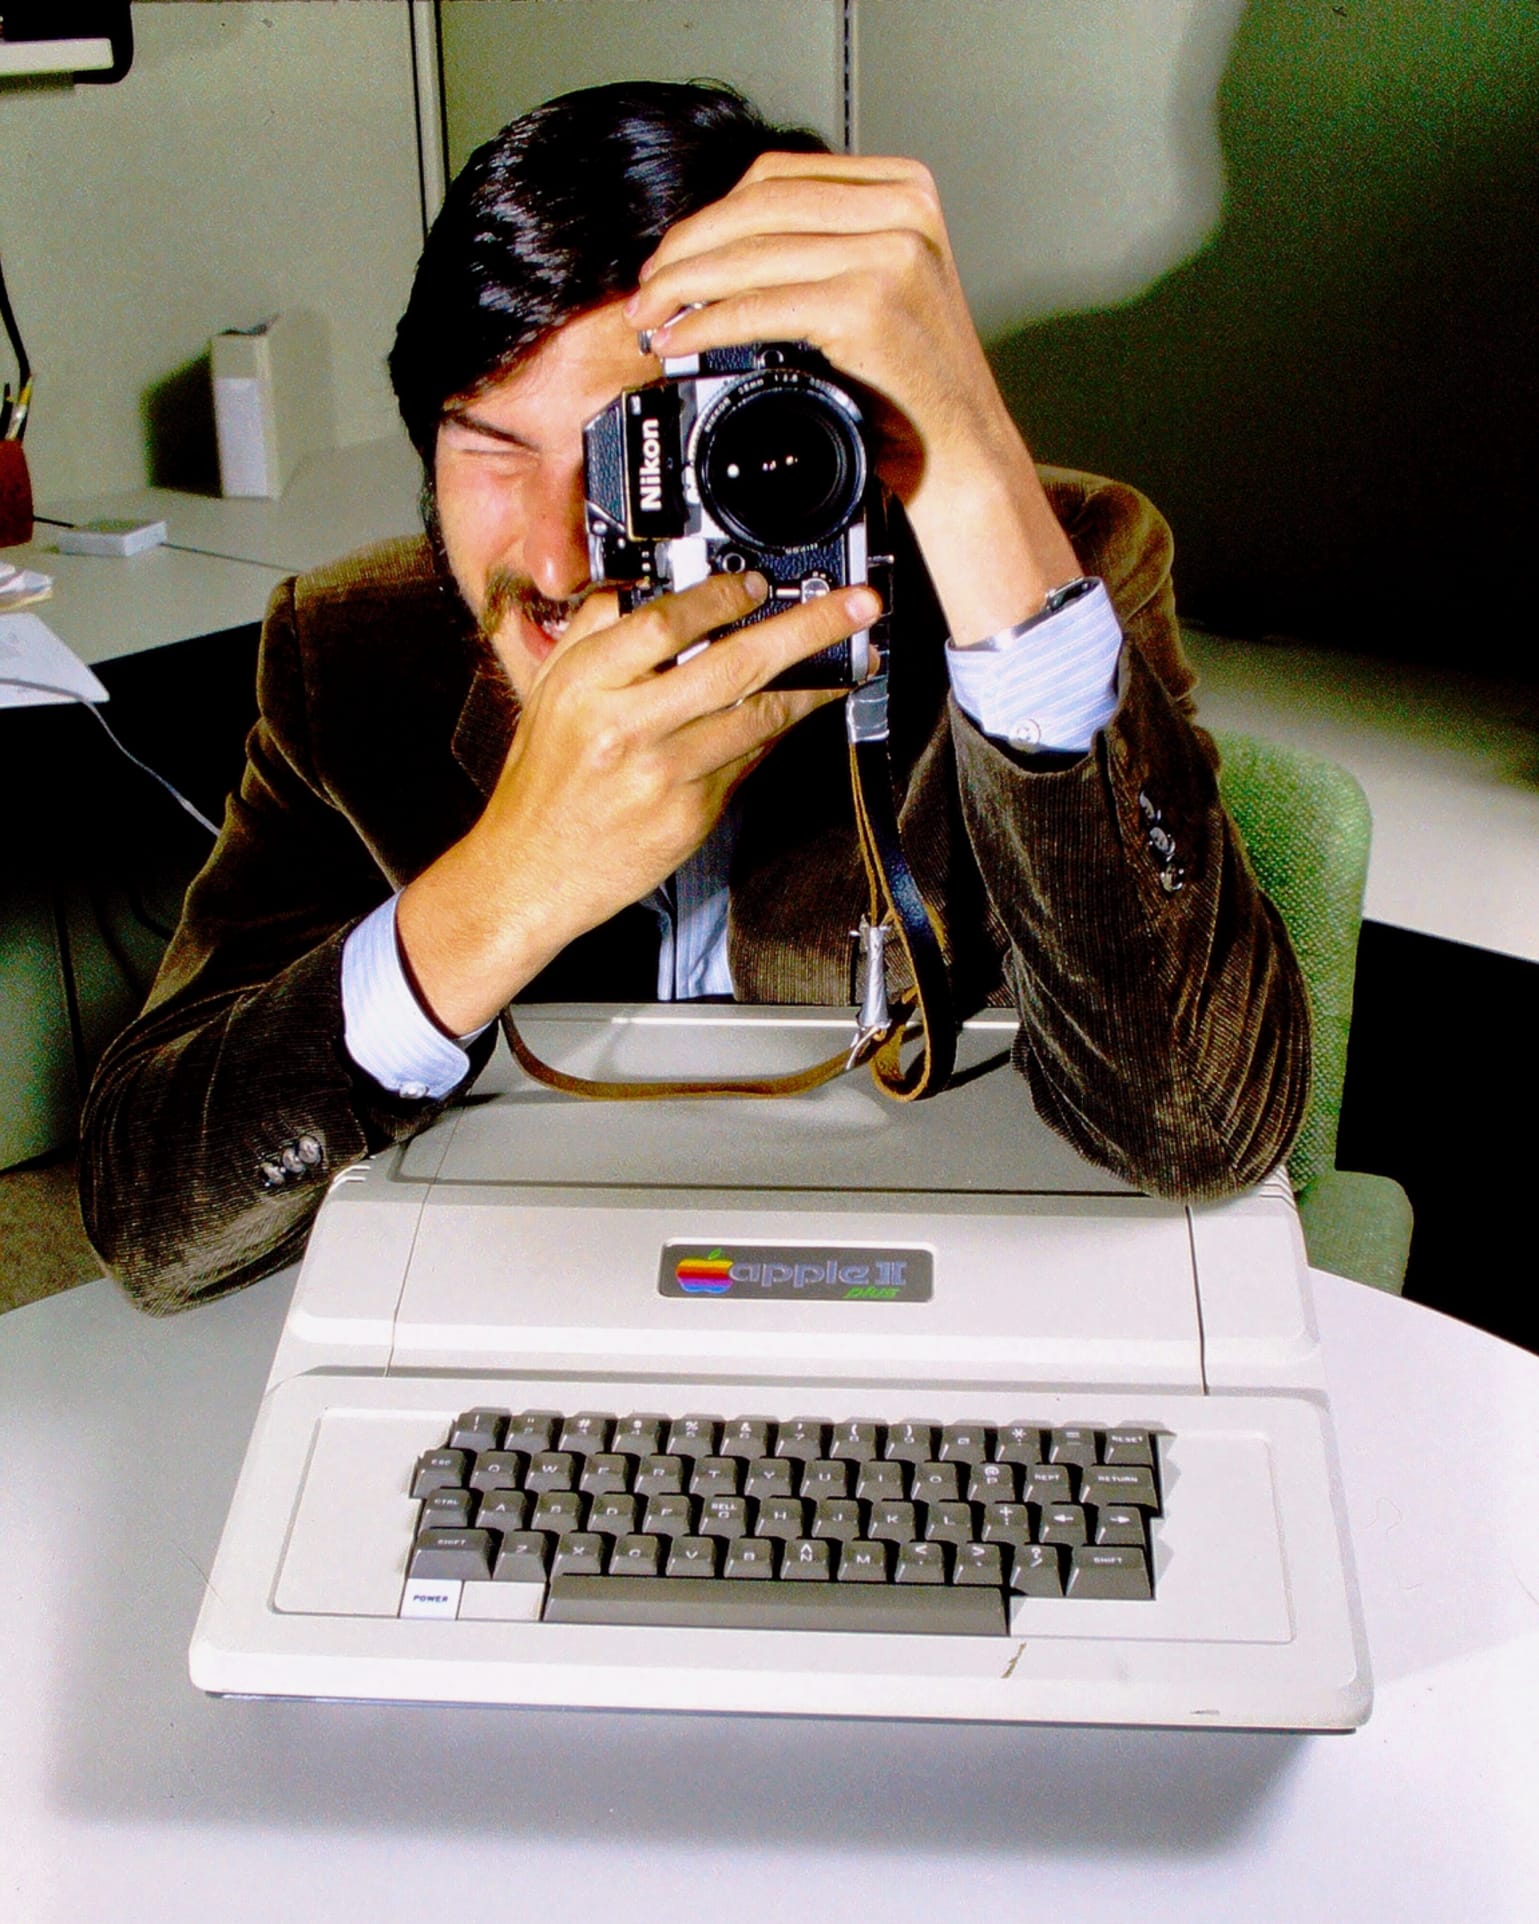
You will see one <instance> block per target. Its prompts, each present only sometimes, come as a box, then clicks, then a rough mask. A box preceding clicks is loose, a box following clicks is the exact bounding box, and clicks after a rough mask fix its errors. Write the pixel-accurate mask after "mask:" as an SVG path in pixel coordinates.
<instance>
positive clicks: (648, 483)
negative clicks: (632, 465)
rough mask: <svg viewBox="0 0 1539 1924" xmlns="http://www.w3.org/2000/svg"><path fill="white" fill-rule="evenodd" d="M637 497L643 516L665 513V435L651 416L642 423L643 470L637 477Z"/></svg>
mask: <svg viewBox="0 0 1539 1924" xmlns="http://www.w3.org/2000/svg"><path fill="white" fill-rule="evenodd" d="M636 491H637V497H638V499H639V501H640V503H641V512H642V513H643V514H661V513H662V511H663V435H662V429H661V428H659V426H658V425H657V423H656V421H654V420H653V419H652V418H651V417H650V416H647V417H646V418H645V419H643V421H642V423H641V469H640V472H639V473H638V474H637V476H636Z"/></svg>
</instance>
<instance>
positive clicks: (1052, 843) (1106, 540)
mask: <svg viewBox="0 0 1539 1924" xmlns="http://www.w3.org/2000/svg"><path fill="white" fill-rule="evenodd" d="M1050 491H1051V492H1052V494H1053V497H1054V505H1055V507H1057V509H1058V511H1059V513H1060V515H1061V517H1062V519H1063V521H1064V524H1065V528H1066V530H1067V532H1068V534H1069V537H1070V539H1071V541H1072V542H1073V543H1074V546H1075V549H1076V552H1077V553H1078V555H1079V558H1080V562H1081V565H1082V566H1083V567H1084V568H1085V570H1086V572H1087V573H1092V574H1099V575H1101V576H1102V577H1103V578H1104V579H1105V581H1106V583H1107V587H1108V590H1109V591H1110V594H1111V597H1112V600H1113V602H1114V604H1115V605H1116V607H1117V610H1118V613H1119V616H1120V618H1121V620H1122V624H1123V630H1124V635H1125V641H1124V646H1123V653H1122V658H1121V663H1120V670H1119V672H1120V688H1119V697H1120V698H1119V702H1118V707H1117V711H1116V714H1115V715H1114V717H1113V718H1112V720H1111V722H1110V723H1109V724H1108V725H1107V727H1106V728H1105V729H1104V730H1103V731H1102V732H1101V733H1100V734H1099V735H1098V736H1097V738H1096V741H1095V743H1094V745H1093V747H1092V748H1091V750H1090V752H1089V753H1087V754H1086V755H1084V756H1083V757H1081V758H1079V759H1077V760H1075V761H1072V762H1067V763H1065V762H1063V760H1062V759H1061V758H1060V759H1059V760H1058V761H1057V763H1056V764H1055V765H1053V766H1051V767H1050V768H1047V769H1043V768H1042V767H1041V765H1040V763H1039V764H1038V765H1037V766H1036V767H1033V766H1032V763H1031V761H1030V759H1029V758H1028V757H1024V756H1018V755H1016V754H1015V753H1014V752H1013V751H1011V750H1009V749H1006V748H1003V747H1001V746H1000V745H998V744H997V743H995V742H993V741H991V740H990V739H989V738H987V737H985V736H984V735H983V734H981V733H980V732H979V730H978V729H977V728H976V727H975V726H974V725H973V723H972V722H971V721H969V720H968V719H967V718H966V717H965V716H964V715H963V714H962V713H961V711H960V710H959V709H958V708H957V707H956V705H955V704H954V703H953V704H952V705H951V709H950V729H949V731H948V733H949V736H950V739H951V742H952V744H953V746H954V753H955V756H956V777H957V782H958V789H959V794H960V801H961V810H962V817H963V822H964V825H965V829H966V834H967V837H968V840H969V842H970V844H971V848H972V854H973V859H974V861H975V863H976V865H977V870H978V873H979V874H980V875H981V877H982V880H983V887H984V890H985V893H986V896H987V899H988V908H989V912H990V916H991V919H992V920H994V921H995V923H996V925H997V935H998V936H1002V938H1003V941H1004V943H1005V946H1006V954H1007V958H1008V960H1007V969H1008V971H1009V973H1010V974H1011V976H1012V977H1013V985H1012V986H1013V988H1014V991H1015V994H1016V997H1017V1000H1018V1002H1019V1005H1020V1010H1021V1015H1022V1023H1023V1027H1022V1030H1021V1034H1020V1037H1019V1040H1018V1042H1017V1063H1018V1066H1019V1067H1020V1069H1021V1070H1022V1072H1023V1073H1024V1074H1025V1076H1026V1078H1027V1080H1028V1082H1029V1084H1030V1087H1031V1091H1032V1096H1033V1099H1034V1101H1035V1103H1036V1106H1037V1108H1038V1110H1039V1112H1040V1113H1041V1114H1042V1116H1043V1117H1044V1118H1045V1119H1046V1120H1047V1121H1048V1122H1049V1123H1051V1124H1052V1126H1053V1127H1055V1128H1056V1129H1058V1130H1059V1131H1060V1133H1061V1134H1063V1135H1065V1136H1066V1137H1067V1138H1068V1139H1069V1140H1070V1141H1071V1142H1072V1143H1074V1144H1075V1146H1076V1147H1077V1148H1078V1149H1079V1150H1080V1151H1081V1153H1082V1154H1084V1155H1086V1156H1088V1157H1089V1158H1090V1159H1091V1160H1092V1161H1093V1162H1096V1163H1098V1164H1100V1165H1101V1166H1103V1167H1105V1168H1108V1169H1111V1170H1112V1171H1114V1172H1115V1173H1117V1174H1118V1175H1121V1176H1123V1177H1124V1178H1126V1179H1127V1180H1128V1181H1130V1182H1132V1183H1133V1184H1135V1185H1136V1186H1138V1187H1139V1188H1143V1189H1148V1190H1150V1191H1152V1192H1154V1193H1155V1194H1158V1195H1166V1196H1178V1197H1181V1198H1186V1199H1197V1198H1201V1197H1213V1196H1221V1195H1224V1194H1227V1193H1230V1192H1232V1191H1234V1190H1236V1189H1239V1188H1242V1187H1244V1186H1246V1185H1247V1184H1249V1183H1252V1182H1255V1181H1257V1180H1259V1179H1260V1178H1261V1177H1262V1176H1264V1175H1265V1174H1267V1172H1268V1171H1269V1170H1271V1169H1272V1168H1274V1167H1275V1166H1276V1165H1277V1164H1278V1163H1279V1162H1280V1161H1281V1160H1282V1159H1283V1157H1284V1156H1285V1154H1286V1153H1287V1150H1288V1148H1289V1146H1290V1144H1291V1143H1292V1141H1293V1139H1294V1137H1295V1135H1296V1134H1297V1132H1298V1129H1299V1126H1300V1124H1301V1122H1302V1120H1303V1116H1304V1111H1305V1106H1306V1104H1307V1100H1308V1091H1309V1009H1308V1001H1307V996H1306V992H1305V988H1304V984H1303V980H1302V977H1301V975H1300V972H1299V968H1298V964H1297V962H1296V960H1295V958H1294V955H1293V951H1292V948H1291V946H1290V944H1289V941H1288V937H1287V933H1286V931H1285V930H1284V928H1283V926H1282V923H1281V920H1280V918H1279V917H1278V915H1277V912H1276V910H1275V909H1274V908H1273V907H1272V905H1271V903H1270V902H1269V901H1268V900H1267V899H1266V897H1265V896H1264V895H1263V894H1262V892H1261V890H1260V889H1259V887H1258V886H1257V884H1256V881H1255V878H1254V876H1253V874H1252V872H1251V869H1250V865H1249V862H1248V860H1247V858H1246V855H1245V850H1244V847H1243V845H1242V844H1241V842H1240V838H1239V835H1238V832H1237V831H1236V829H1235V826H1234V824H1233V822H1232V821H1231V820H1230V819H1229V817H1228V815H1227V814H1226V813H1225V810H1224V808H1223V805H1222V803H1221V801H1220V799H1219V793H1218V784H1217V779H1216V771H1217V754H1216V751H1215V750H1214V747H1213V744H1212V742H1211V740H1210V738H1209V737H1208V736H1207V735H1206V734H1205V733H1204V732H1203V731H1202V730H1201V729H1199V728H1197V727H1196V726H1195V725H1194V723H1193V721H1192V703H1191V686H1192V680H1193V677H1192V674H1191V670H1190V668H1189V667H1188V665H1187V663H1186V660H1185V657H1184V654H1183V653H1182V650H1181V645H1180V635H1179V629H1178V627H1177V624H1176V617H1175V605H1174V598H1173V594H1172V590H1171V583H1170V560H1171V540H1170V532H1169V529H1168V528H1167V527H1166V525H1165V523H1164V521H1163V520H1162V519H1161V518H1160V516H1159V515H1158V514H1157V513H1156V512H1155V510H1154V509H1153V508H1152V507H1151V506H1150V504H1149V503H1148V502H1147V501H1146V500H1144V498H1143V497H1142V496H1141V495H1139V494H1137V493H1136V492H1135V491H1134V490H1133V489H1131V488H1127V487H1124V486H1122V485H1120V484H1118V483H1114V482H1098V481H1092V480H1090V479H1089V478H1088V477H1074V478H1073V479H1072V480H1071V479H1070V478H1069V477H1063V478H1062V479H1061V480H1059V481H1058V483H1057V485H1056V486H1051V488H1050Z"/></svg>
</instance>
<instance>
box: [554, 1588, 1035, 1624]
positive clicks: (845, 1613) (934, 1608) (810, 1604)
mask: <svg viewBox="0 0 1539 1924" xmlns="http://www.w3.org/2000/svg"><path fill="white" fill-rule="evenodd" d="M544 1620H545V1622H546V1623H651V1624H671V1625H675V1626H686V1627H690V1628H694V1629H712V1630H868V1631H869V1630H884V1631H889V1632H891V1633H893V1634H894V1635H897V1636H904V1637H909V1636H925V1635H941V1636H948V1637H1002V1636H1004V1635H1005V1633H1006V1628H1007V1625H1006V1620H1005V1604H1004V1598H1003V1596H1002V1595H1001V1593H1000V1592H999V1591H998V1590H993V1589H990V1588H988V1587H986V1586H984V1585H971V1584H970V1585H967V1586H965V1587H959V1588H957V1589H952V1588H950V1587H949V1586H943V1585H941V1584H928V1583H927V1584H914V1585H913V1586H912V1587H908V1588H901V1587H899V1586H897V1585H894V1584H881V1583H817V1584H812V1583H780V1582H764V1581H763V1580H758V1581H753V1580H750V1579H746V1578H742V1577H552V1578H551V1582H550V1594H549V1596H548V1597H547V1598H546V1600H545V1613H544Z"/></svg>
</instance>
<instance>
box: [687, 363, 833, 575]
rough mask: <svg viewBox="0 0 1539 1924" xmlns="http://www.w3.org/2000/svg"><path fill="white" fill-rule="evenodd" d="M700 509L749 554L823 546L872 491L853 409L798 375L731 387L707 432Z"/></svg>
mask: <svg viewBox="0 0 1539 1924" xmlns="http://www.w3.org/2000/svg"><path fill="white" fill-rule="evenodd" d="M695 473H696V478H697V481H698V484H699V489H700V502H701V506H702V507H704V508H705V509H706V511H707V512H708V513H709V514H710V515H711V516H712V517H713V518H714V519H715V520H716V521H717V522H718V523H719V525H720V526H721V527H723V528H724V529H726V531H727V532H728V533H729V534H731V535H734V536H736V538H737V539H738V540H739V541H743V542H746V543H747V544H748V545H749V546H750V547H754V548H761V549H767V550H769V551H771V552H779V553H788V552H789V551H790V550H792V549H794V548H811V547H816V546H817V545H818V544H819V543H820V542H824V541H827V540H829V539H830V538H831V537H832V536H833V535H835V534H837V533H838V532H839V530H840V529H841V528H843V527H845V526H847V525H848V524H849V522H850V521H852V520H853V519H854V517H855V515H856V513H857V512H858V511H859V508H860V504H861V498H862V496H863V495H864V493H865V486H866V456H865V449H864V447H863V446H862V444H861V439H860V430H859V427H858V425H857V423H856V421H855V419H854V418H852V414H851V412H850V411H849V409H848V407H847V406H845V405H841V400H840V399H839V398H836V397H835V395H834V393H833V392H832V391H831V390H830V389H828V388H827V387H825V386H824V384H823V383H822V382H820V381H818V380H816V379H813V378H810V377H808V376H806V375H799V374H795V373H792V374H781V375H779V376H773V375H772V376H769V377H767V378H765V379H761V380H760V381H758V382H753V381H745V382H743V383H741V384H740V385H739V386H737V387H735V388H732V389H729V390H728V392H727V393H726V395H725V396H723V398H722V400H721V401H720V402H719V403H718V405H717V407H716V408H715V410H714V411H713V412H712V413H711V414H710V415H708V416H707V418H706V420H705V421H704V422H703V423H702V425H701V430H700V437H699V441H698V443H697V446H696V453H695Z"/></svg>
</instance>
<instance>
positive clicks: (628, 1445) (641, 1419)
mask: <svg viewBox="0 0 1539 1924" xmlns="http://www.w3.org/2000/svg"><path fill="white" fill-rule="evenodd" d="M667 1427H668V1419H667V1417H666V1416H639V1415H638V1416H622V1417H621V1418H620V1420H619V1422H618V1423H616V1425H615V1429H614V1435H613V1436H612V1437H611V1438H610V1440H609V1447H610V1449H611V1450H618V1451H619V1452H620V1453H621V1454H622V1455H625V1456H660V1455H661V1454H662V1448H663V1432H664V1430H666V1429H667Z"/></svg>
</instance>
